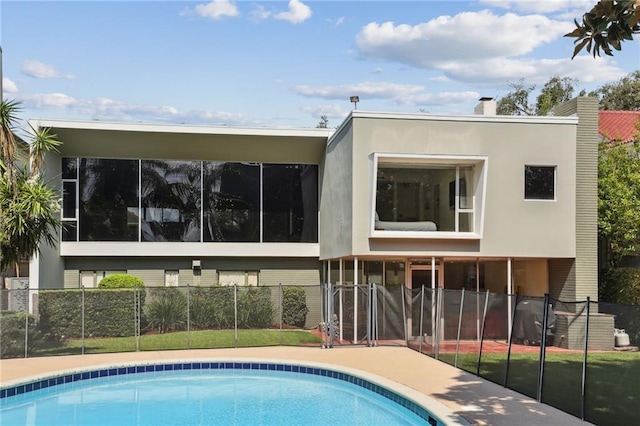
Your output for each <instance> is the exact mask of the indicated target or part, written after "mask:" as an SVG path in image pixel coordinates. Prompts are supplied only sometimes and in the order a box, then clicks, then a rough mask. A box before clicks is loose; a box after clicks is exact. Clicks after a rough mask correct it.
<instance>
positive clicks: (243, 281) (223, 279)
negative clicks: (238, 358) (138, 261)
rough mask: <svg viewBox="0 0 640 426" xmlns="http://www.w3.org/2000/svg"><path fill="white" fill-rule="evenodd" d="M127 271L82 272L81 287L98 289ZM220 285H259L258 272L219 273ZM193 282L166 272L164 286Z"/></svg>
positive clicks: (176, 273)
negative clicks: (107, 279)
mask: <svg viewBox="0 0 640 426" xmlns="http://www.w3.org/2000/svg"><path fill="white" fill-rule="evenodd" d="M126 273H127V271H80V285H81V286H82V287H84V288H95V287H98V284H100V281H102V279H103V278H104V277H106V276H108V275H113V274H126ZM217 273H218V285H220V286H234V285H237V286H245V287H246V286H249V287H255V286H257V285H258V271H218V272H217ZM192 281H193V280H191V281H190V282H188V283H180V273H179V271H177V270H165V271H164V286H165V287H178V286H180V285H182V286H186V285H187V284H193V282H192Z"/></svg>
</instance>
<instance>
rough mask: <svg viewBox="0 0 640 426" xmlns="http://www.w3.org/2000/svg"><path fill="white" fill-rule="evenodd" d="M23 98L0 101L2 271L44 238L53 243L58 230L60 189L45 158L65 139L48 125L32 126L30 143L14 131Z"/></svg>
mask: <svg viewBox="0 0 640 426" xmlns="http://www.w3.org/2000/svg"><path fill="white" fill-rule="evenodd" d="M19 111H20V104H19V102H16V101H13V100H2V101H0V127H1V128H0V142H1V143H2V149H1V150H0V271H4V270H6V269H8V268H9V267H11V266H15V268H16V273H17V274H19V268H18V265H19V262H20V261H21V260H24V259H28V258H30V257H31V256H33V255H34V254H35V253H37V252H38V251H39V245H40V242H41V241H44V242H46V243H48V244H49V245H51V246H53V245H54V244H55V242H56V240H57V235H58V232H59V229H60V226H61V225H60V218H59V211H60V205H59V202H58V197H59V194H58V193H57V191H55V190H54V189H52V188H50V187H49V185H48V183H47V182H46V181H45V179H44V178H43V176H42V172H43V170H44V157H45V155H46V154H47V153H48V152H58V146H60V144H61V142H60V141H58V140H57V137H56V135H52V134H51V133H49V130H48V129H31V130H32V138H33V140H32V142H31V144H30V146H29V148H30V149H29V150H28V154H27V148H26V146H25V144H24V143H23V142H21V140H20V138H18V137H17V136H16V130H17V125H18V118H17V117H18V112H19Z"/></svg>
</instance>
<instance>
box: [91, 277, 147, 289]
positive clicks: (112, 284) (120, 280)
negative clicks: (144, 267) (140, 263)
mask: <svg viewBox="0 0 640 426" xmlns="http://www.w3.org/2000/svg"><path fill="white" fill-rule="evenodd" d="M98 287H99V288H135V287H144V282H143V281H142V280H141V279H140V278H138V277H136V276H134V275H129V274H113V275H107V276H106V277H104V278H103V279H102V281H100V284H98Z"/></svg>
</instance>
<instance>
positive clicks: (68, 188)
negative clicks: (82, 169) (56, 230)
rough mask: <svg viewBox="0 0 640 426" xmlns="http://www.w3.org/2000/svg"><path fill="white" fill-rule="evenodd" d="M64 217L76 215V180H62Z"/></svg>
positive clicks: (69, 217) (73, 217)
mask: <svg viewBox="0 0 640 426" xmlns="http://www.w3.org/2000/svg"><path fill="white" fill-rule="evenodd" d="M62 217H63V218H65V219H75V217H76V182H62Z"/></svg>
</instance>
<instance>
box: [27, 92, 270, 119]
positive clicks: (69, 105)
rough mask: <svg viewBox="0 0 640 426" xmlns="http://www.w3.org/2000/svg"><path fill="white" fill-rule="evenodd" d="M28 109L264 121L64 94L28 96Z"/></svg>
mask: <svg viewBox="0 0 640 426" xmlns="http://www.w3.org/2000/svg"><path fill="white" fill-rule="evenodd" d="M21 98H22V100H23V103H24V104H23V106H24V107H25V108H34V109H65V110H70V111H75V112H77V113H79V114H82V115H85V116H87V117H88V118H91V119H100V120H118V121H146V122H162V123H173V124H177V123H189V124H213V125H229V126H247V125H251V126H261V125H264V124H265V123H263V122H262V121H258V120H252V119H249V118H248V117H246V116H244V115H242V114H237V113H231V112H224V111H210V110H189V111H182V110H180V109H178V108H175V107H173V106H156V105H140V104H131V103H127V102H122V101H117V100H114V99H109V98H95V99H76V98H73V97H71V96H68V95H65V94H63V93H41V94H25V95H23V96H21Z"/></svg>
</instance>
